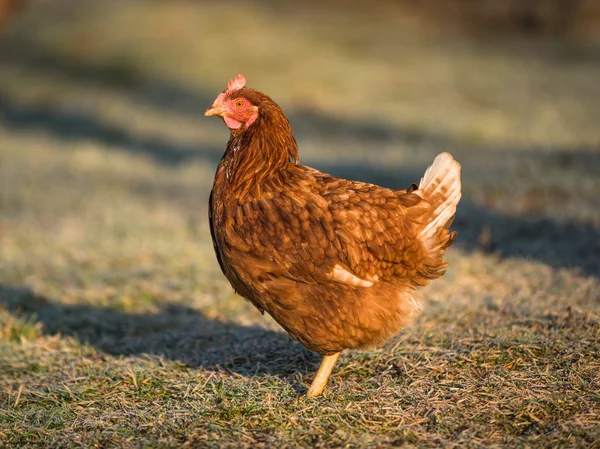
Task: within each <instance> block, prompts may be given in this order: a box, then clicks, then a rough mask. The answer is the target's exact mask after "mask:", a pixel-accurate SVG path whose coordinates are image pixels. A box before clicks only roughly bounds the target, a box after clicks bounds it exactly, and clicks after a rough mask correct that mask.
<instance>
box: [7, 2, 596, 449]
mask: <svg viewBox="0 0 600 449" xmlns="http://www.w3.org/2000/svg"><path fill="white" fill-rule="evenodd" d="M260 5H262V6H260ZM385 5H387V3H386V4H385ZM388 7H389V5H387V6H381V7H376V8H370V9H369V10H360V11H357V10H356V9H354V8H355V7H352V8H350V7H348V8H341V9H340V8H338V9H337V10H335V11H331V10H327V9H325V8H318V7H317V6H313V7H309V6H307V7H304V8H300V7H298V6H293V4H292V3H291V2H279V3H275V2H273V4H269V3H267V2H265V3H260V4H258V2H257V4H251V3H244V2H213V3H203V2H189V1H179V0H178V1H175V0H169V1H168V2H158V1H142V0H130V1H127V2H123V1H118V0H105V1H102V2H100V1H98V2H80V1H76V0H52V1H46V2H39V3H34V4H32V5H31V6H30V7H29V9H27V10H26V11H25V12H24V14H23V15H21V16H20V17H19V19H18V20H17V21H15V22H13V23H12V24H11V27H10V29H9V30H8V31H7V33H6V34H5V35H4V36H2V38H1V40H0V120H1V122H0V446H1V445H2V443H7V444H24V443H29V444H30V445H32V446H34V445H39V443H41V442H43V443H44V444H47V445H50V446H60V447H64V446H67V447H68V446H93V445H98V446H100V447H120V446H122V447H148V446H151V447H168V446H175V447H177V446H181V445H183V444H184V443H187V444H188V445H190V446H192V447H193V446H199V447H207V446H208V447H223V446H228V445H229V446H231V447H242V446H249V447H296V446H303V447H378V446H391V445H397V446H399V445H402V444H407V445H417V446H426V447H427V446H431V447H438V446H452V445H455V446H460V447H464V446H472V447H476V446H482V447H489V446H493V445H500V446H552V447H559V446H560V447H565V446H578V447H582V446H585V447H593V446H595V445H596V446H597V445H600V418H599V414H600V394H599V393H598V392H599V391H600V381H599V377H598V372H599V371H600V341H599V339H600V281H599V279H600V200H599V199H598V198H599V197H598V192H600V176H599V174H600V148H599V146H598V145H599V144H600V128H599V127H598V117H600V101H599V100H598V99H599V98H600V84H599V83H598V79H600V64H599V61H600V60H599V59H598V55H599V54H600V46H598V45H596V44H594V43H592V42H586V43H581V42H580V43H575V42H571V43H569V42H557V41H548V40H543V41H539V40H535V41H534V40H529V41H524V40H517V39H507V38H505V39H502V40H500V39H492V38H487V39H479V40H473V39H468V38H460V37H457V36H456V35H453V36H446V35H438V34H433V33H428V32H426V31H423V30H420V31H419V30H418V29H416V28H415V25H414V24H413V23H412V22H410V21H406V23H404V22H403V19H402V18H401V17H398V16H397V14H393V12H394V11H395V10H394V9H391V10H388V9H385V8H388ZM239 72H241V73H243V74H245V75H246V77H247V79H248V82H249V85H250V86H252V87H256V88H258V89H260V90H263V91H265V92H267V93H268V94H270V95H271V96H272V97H273V98H274V99H275V100H277V101H278V102H280V104H281V105H282V106H283V107H284V109H285V111H286V112H287V113H288V115H289V118H290V120H291V121H292V124H293V126H294V128H295V130H296V134H297V138H298V141H299V144H300V151H301V158H302V159H303V162H304V163H307V164H310V165H312V166H315V167H317V168H320V169H322V170H325V171H328V172H331V173H333V174H335V175H338V176H344V177H350V178H355V179H361V180H365V181H370V182H376V183H379V184H383V185H385V186H388V187H407V186H408V185H410V183H411V182H413V181H417V180H418V179H419V177H420V175H421V174H422V172H423V170H424V169H425V167H426V166H427V164H428V163H429V162H430V161H431V160H432V159H433V157H434V156H435V155H436V154H437V153H439V152H441V151H450V152H452V153H453V154H454V155H455V157H456V158H457V159H458V160H459V161H460V162H461V163H462V165H463V185H464V195H463V201H462V203H461V206H460V211H459V215H458V216H457V219H456V222H455V223H456V224H455V226H456V229H457V230H458V231H459V238H458V241H457V244H456V245H455V247H453V248H452V250H451V251H450V253H449V261H450V263H451V267H450V269H449V271H448V273H447V275H446V276H445V277H444V278H442V279H441V280H439V281H437V282H435V283H434V284H432V286H431V287H429V288H428V291H427V294H426V297H427V307H426V310H425V312H424V313H423V315H422V316H421V317H420V318H419V319H418V320H417V322H416V323H415V324H414V325H413V326H411V327H409V328H407V329H405V330H404V331H403V332H402V334H401V335H399V336H398V337H397V338H396V339H394V340H392V341H390V342H389V343H388V344H387V345H386V346H385V347H384V348H382V349H379V350H373V351H357V352H349V353H345V354H343V355H342V357H341V358H340V362H339V364H338V366H337V368H336V370H335V371H334V374H333V376H332V378H331V380H330V384H329V386H328V389H327V391H326V394H325V396H323V397H321V398H317V399H311V400H308V399H306V398H304V397H303V396H302V394H303V393H304V392H305V390H306V387H307V386H308V385H309V383H310V381H311V380H312V376H313V374H314V372H315V370H316V368H317V366H318V363H319V357H318V356H317V355H314V354H311V353H309V352H308V351H306V350H305V349H303V348H302V346H301V345H299V344H298V343H296V342H294V341H292V340H291V339H290V338H289V337H288V336H287V335H286V334H285V333H283V332H282V331H281V330H280V328H279V327H278V326H277V325H276V324H275V323H274V322H273V321H272V320H271V319H270V318H268V317H263V316H261V315H260V313H258V312H257V311H256V310H255V309H254V308H252V307H251V306H250V305H249V304H247V303H246V302H245V301H244V300H243V299H241V298H239V297H237V296H236V295H234V293H233V292H232V290H231V287H229V285H228V283H227V281H226V280H225V279H224V278H223V276H222V275H221V273H220V271H219V268H218V265H217V262H216V259H215V257H214V255H213V249H212V244H211V242H210V235H209V230H208V223H207V199H208V193H209V190H210V186H211V184H212V176H213V173H214V169H215V166H216V163H217V162H218V160H219V158H220V155H221V152H222V150H223V149H224V147H225V142H226V140H227V137H228V135H227V130H226V128H225V127H224V126H223V125H222V124H221V123H218V121H217V120H214V119H212V120H211V119H204V118H203V116H202V114H203V112H204V109H205V108H206V107H207V106H208V105H209V104H210V102H211V101H212V100H213V99H214V97H215V96H216V95H217V93H218V92H220V91H221V90H222V89H223V88H224V86H225V84H226V82H227V80H228V79H229V78H230V77H232V76H234V75H236V74H237V73H239Z"/></svg>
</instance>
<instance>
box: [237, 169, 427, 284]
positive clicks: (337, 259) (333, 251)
mask: <svg viewBox="0 0 600 449" xmlns="http://www.w3.org/2000/svg"><path fill="white" fill-rule="evenodd" d="M302 168H303V170H304V173H302V176H300V177H299V178H300V180H299V181H297V182H288V183H287V184H286V188H285V189H276V188H274V187H272V186H269V185H268V184H265V185H264V186H263V189H264V191H263V193H262V195H261V198H260V199H255V200H253V201H248V202H245V203H244V204H241V205H239V206H237V208H236V211H235V222H234V224H233V227H232V228H231V230H230V231H229V232H228V231H226V232H225V236H226V240H227V242H228V244H229V245H231V246H232V247H235V248H236V249H237V250H239V251H241V252H245V253H248V254H249V255H251V256H252V258H253V259H254V260H256V259H262V260H264V261H265V263H267V265H268V268H269V270H267V271H268V272H265V273H263V280H267V278H269V277H276V276H285V277H287V278H290V279H293V280H295V281H298V282H303V283H308V284H314V283H318V284H322V283H328V282H347V283H353V284H354V285H357V286H368V285H369V284H370V283H373V282H376V281H378V280H390V279H391V278H393V277H394V276H398V277H403V278H414V277H418V276H419V274H421V272H422V271H423V270H422V269H420V268H422V267H420V265H421V264H422V262H424V261H425V260H426V259H427V257H426V254H425V248H424V246H423V243H422V242H421V241H420V240H419V239H418V231H419V226H420V225H421V224H422V223H424V222H425V220H426V213H427V212H428V211H429V210H430V206H429V204H428V203H427V202H426V201H424V200H423V199H422V198H421V197H419V196H418V195H415V194H408V193H406V191H392V190H389V189H385V188H382V187H378V186H375V185H371V184H367V183H361V182H356V181H348V180H344V179H338V178H334V177H332V176H329V175H327V174H324V173H321V172H318V171H316V170H313V169H309V168H307V167H302ZM265 268H267V267H266V266H265ZM336 270H337V271H336ZM344 272H347V273H348V274H347V275H346V276H343V273H344ZM353 276H354V277H353ZM361 281H363V282H362V283H361Z"/></svg>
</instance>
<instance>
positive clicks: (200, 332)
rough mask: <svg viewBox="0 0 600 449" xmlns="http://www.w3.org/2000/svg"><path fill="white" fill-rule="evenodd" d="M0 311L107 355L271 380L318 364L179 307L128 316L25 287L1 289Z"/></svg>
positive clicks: (249, 330)
mask: <svg viewBox="0 0 600 449" xmlns="http://www.w3.org/2000/svg"><path fill="white" fill-rule="evenodd" d="M0 306H5V307H6V308H7V309H8V310H9V311H10V312H11V313H13V314H14V315H15V316H22V317H30V318H33V319H34V320H35V321H36V322H40V323H42V324H43V332H44V333H46V334H49V335H54V334H60V335H65V336H71V337H73V338H75V339H76V340H78V341H79V342H81V343H82V344H89V345H91V346H93V347H95V348H97V349H99V350H101V351H103V352H105V353H108V354H112V355H123V356H134V355H141V354H151V355H157V356H162V357H165V358H167V359H169V360H174V361H179V362H182V363H185V364H186V365H189V366H191V367H202V368H204V369H207V370H221V371H226V372H235V373H239V374H243V375H265V374H267V375H276V376H287V375H290V374H293V373H298V372H301V373H305V372H313V371H314V370H315V369H316V367H317V365H318V363H319V360H320V357H319V356H318V355H317V354H313V353H311V352H310V351H308V350H307V349H305V348H304V347H303V346H302V345H301V344H300V343H297V342H296V341H294V340H292V339H291V338H290V337H288V336H287V334H285V333H283V332H274V331H270V330H266V329H263V328H260V327H257V326H241V325H238V324H233V323H223V322H220V321H217V320H212V319H208V318H206V317H205V316H203V315H202V313H201V312H200V311H198V310H196V309H193V308H191V307H188V306H186V305H184V304H162V305H161V310H160V311H159V312H158V313H128V312H123V311H119V310H116V309H114V308H106V307H96V306H90V305H69V304H58V303H55V302H53V301H52V300H50V299H48V298H44V297H41V296H39V295H36V294H34V293H33V292H32V291H31V290H29V289H27V288H15V287H11V286H6V285H0Z"/></svg>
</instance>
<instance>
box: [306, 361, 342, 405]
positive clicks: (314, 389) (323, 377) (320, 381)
mask: <svg viewBox="0 0 600 449" xmlns="http://www.w3.org/2000/svg"><path fill="white" fill-rule="evenodd" d="M339 356H340V353H339V352H337V353H335V354H333V355H326V356H324V357H323V361H322V362H321V366H320V367H319V371H317V375H316V376H315V379H314V380H313V383H312V384H311V386H310V388H309V389H308V392H307V393H306V396H308V397H309V398H314V397H316V396H319V395H320V394H321V393H323V390H324V389H325V385H327V380H328V379H329V376H330V375H331V371H333V367H334V366H335V362H337V359H338V357H339Z"/></svg>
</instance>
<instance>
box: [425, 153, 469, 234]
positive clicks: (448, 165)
mask: <svg viewBox="0 0 600 449" xmlns="http://www.w3.org/2000/svg"><path fill="white" fill-rule="evenodd" d="M460 189H461V184H460V164H459V163H458V162H456V161H455V160H454V158H453V157H452V156H451V155H450V154H449V153H441V154H439V155H438V156H437V157H436V158H435V159H434V161H433V164H431V165H430V166H429V168H428V169H427V170H426V171H425V174H424V175H423V178H422V179H421V182H420V183H419V188H418V190H416V191H415V193H416V194H418V195H420V196H421V197H422V198H424V199H427V200H428V201H429V202H431V203H432V206H433V211H432V216H433V218H432V220H431V222H429V223H428V224H427V226H425V227H424V228H423V230H422V231H421V233H420V236H421V237H422V238H423V239H425V240H428V239H430V238H431V237H433V236H434V235H436V234H437V232H438V230H439V229H440V228H441V227H442V226H444V225H445V224H446V223H447V222H448V220H450V219H451V218H452V217H453V216H454V214H455V213H456V205H457V204H458V202H459V200H460V197H461V193H460Z"/></svg>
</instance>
